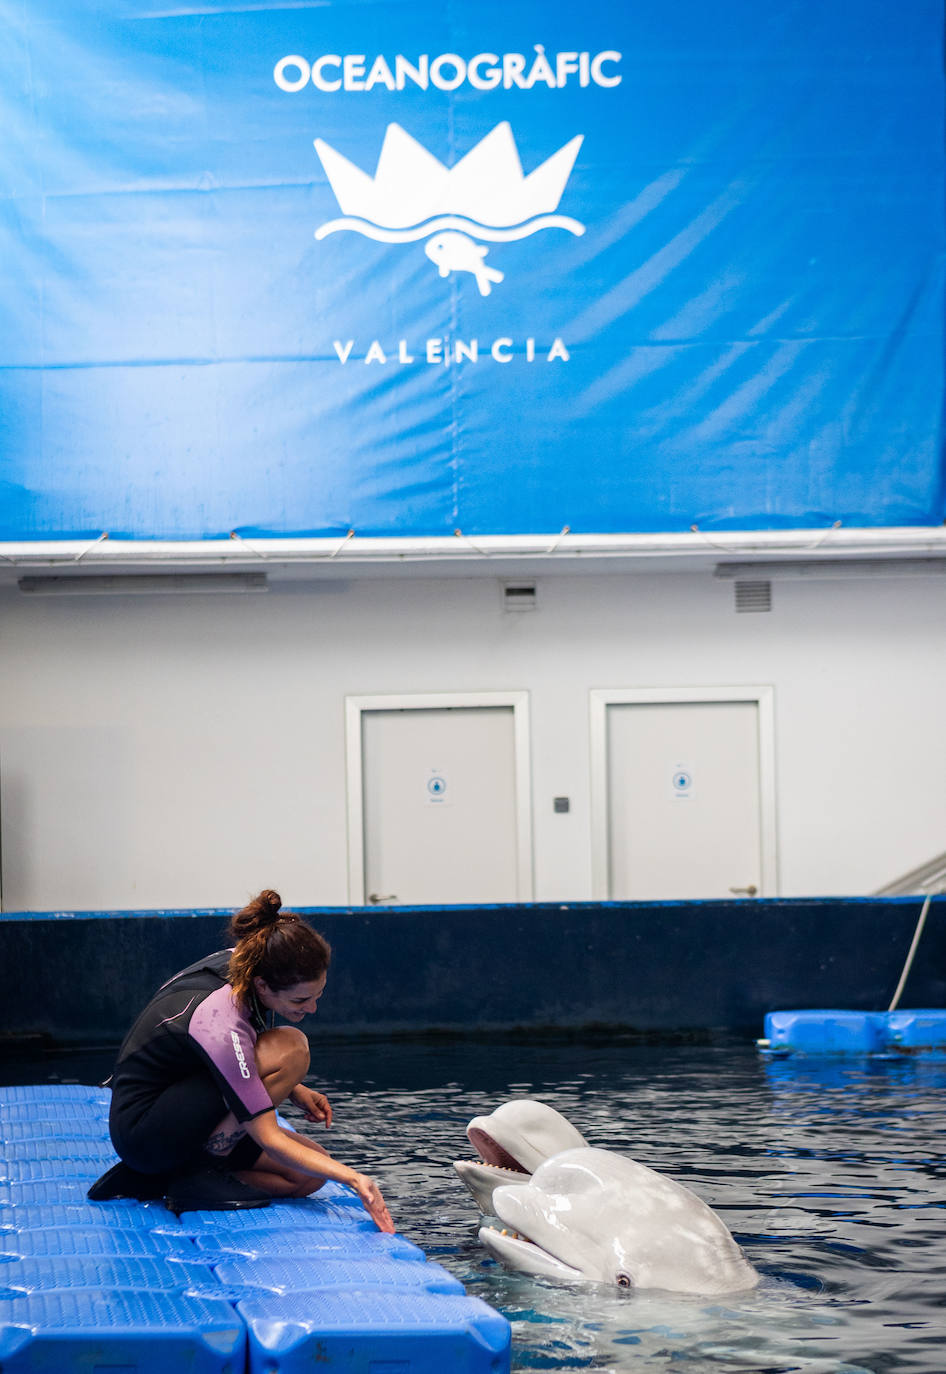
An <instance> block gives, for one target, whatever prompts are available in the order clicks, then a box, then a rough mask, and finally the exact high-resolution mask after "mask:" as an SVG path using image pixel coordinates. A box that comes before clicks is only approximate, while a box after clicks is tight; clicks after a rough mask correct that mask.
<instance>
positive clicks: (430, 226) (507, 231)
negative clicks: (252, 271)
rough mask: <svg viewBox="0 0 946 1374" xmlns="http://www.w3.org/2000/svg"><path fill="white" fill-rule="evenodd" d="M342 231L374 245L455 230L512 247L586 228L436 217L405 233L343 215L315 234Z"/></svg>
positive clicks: (573, 223) (549, 220) (565, 221)
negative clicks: (544, 234) (548, 233)
mask: <svg viewBox="0 0 946 1374" xmlns="http://www.w3.org/2000/svg"><path fill="white" fill-rule="evenodd" d="M343 229H349V230H351V231H352V232H354V233H356V234H364V236H365V238H369V239H374V240H375V241H376V242H377V243H413V242H415V241H416V240H417V239H425V238H427V237H428V236H429V235H430V234H439V233H440V232H441V230H443V229H457V230H459V231H460V232H461V233H464V234H469V235H470V237H471V238H477V239H483V240H485V241H486V242H487V243H511V242H513V240H515V239H524V238H528V237H529V235H530V234H537V233H538V232H539V230H540V229H567V230H568V232H569V233H570V234H574V235H575V236H576V237H577V238H580V237H581V235H582V234H583V233H584V232H585V226H584V225H583V224H581V223H580V222H579V221H578V220H577V219H571V218H570V217H569V216H568V215H537V216H535V218H534V219H528V220H523V222H522V224H513V225H510V226H509V227H503V228H499V227H496V226H494V225H490V224H479V223H478V222H477V221H476V220H474V219H467V218H466V217H465V216H463V215H436V216H435V217H434V218H433V219H430V220H424V221H423V222H422V223H420V224H414V225H411V226H410V227H409V228H407V229H385V228H384V227H383V226H382V225H379V224H372V222H371V221H370V220H367V219H358V218H356V217H355V216H354V215H345V216H343V218H341V219H330V220H329V221H328V222H327V223H326V224H320V225H319V227H318V229H316V231H315V237H316V238H317V239H324V238H327V237H328V235H329V234H337V233H339V232H340V231H341V230H343Z"/></svg>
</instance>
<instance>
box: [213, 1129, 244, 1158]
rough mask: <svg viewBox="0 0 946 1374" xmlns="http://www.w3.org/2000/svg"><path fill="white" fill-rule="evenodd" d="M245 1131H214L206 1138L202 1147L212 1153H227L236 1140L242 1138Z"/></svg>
mask: <svg viewBox="0 0 946 1374" xmlns="http://www.w3.org/2000/svg"><path fill="white" fill-rule="evenodd" d="M245 1135H246V1131H244V1130H238V1131H215V1132H214V1134H213V1135H212V1136H210V1137H209V1139H208V1140H207V1143H206V1145H205V1146H204V1149H205V1150H206V1151H207V1152H208V1154H212V1155H228V1154H229V1153H230V1151H231V1150H232V1149H233V1147H234V1145H236V1144H237V1142H238V1141H240V1140H242V1139H243V1137H244V1136H245Z"/></svg>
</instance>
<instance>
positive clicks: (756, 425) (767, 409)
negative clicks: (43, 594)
mask: <svg viewBox="0 0 946 1374" xmlns="http://www.w3.org/2000/svg"><path fill="white" fill-rule="evenodd" d="M942 22H943V21H942V7H941V4H940V3H939V0H910V3H909V4H906V5H893V4H890V3H889V0H791V2H788V0H787V2H786V3H783V4H781V5H778V6H769V5H759V4H758V3H757V0H718V3H714V4H712V5H707V4H706V3H705V0H674V3H673V4H667V3H666V0H634V3H633V4H631V3H628V4H625V5H615V4H613V3H611V0H586V3H585V4H582V5H580V6H575V5H574V4H568V5H566V4H565V3H564V0H542V3H539V2H538V0H516V3H514V4H509V3H508V0H507V3H503V4H499V3H496V0H485V3H477V4H475V5H470V6H468V7H459V6H455V5H451V6H444V5H443V4H442V3H434V0H412V3H411V4H409V5H408V4H405V3H401V0H334V3H330V4H321V3H319V4H315V3H311V4H310V3H306V0H303V2H302V3H299V4H293V5H285V4H283V3H280V0H257V3H254V4H253V5H245V4H242V3H240V2H239V0H229V3H224V0H202V3H193V2H192V3H183V2H179V3H168V0H29V3H28V4H24V3H23V2H22V0H0V31H2V32H3V33H4V42H3V44H2V45H0V127H2V128H3V130H4V137H3V140H2V142H0V309H2V314H0V318H2V332H0V463H2V468H0V479H2V489H0V538H2V539H7V540H11V539H33V538H36V539H57V538H69V537H84V536H90V537H95V536H96V535H98V534H99V533H100V532H101V531H103V530H108V531H109V532H110V533H111V534H112V535H113V536H116V537H117V536H125V537H134V538H185V539H193V538H198V539H200V538H210V537H215V536H221V535H226V534H227V533H229V532H230V531H231V530H236V531H239V532H241V533H244V534H266V535H273V536H283V535H285V536H292V535H321V534H335V533H344V532H346V531H347V530H349V529H354V530H355V531H356V532H357V533H358V534H361V535H379V534H382V535H393V536H416V535H446V534H451V533H452V532H453V531H454V530H455V529H457V528H460V529H462V530H463V532H464V533H466V534H483V533H496V534H517V533H522V534H529V533H544V532H557V531H559V530H561V529H562V528H563V527H564V526H566V525H567V526H569V527H570V528H571V530H572V531H573V532H576V533H581V532H601V533H606V532H616V531H623V532H632V531H668V532H669V531H677V530H686V529H688V528H689V527H690V526H691V525H693V524H698V525H699V526H700V528H702V529H712V528H716V529H733V528H743V529H745V528H755V529H776V528H784V527H819V526H827V525H829V524H831V523H832V522H834V521H835V520H842V521H843V522H844V523H845V524H847V525H860V526H877V525H923V524H932V523H938V522H940V521H941V520H942V519H943V516H944V513H946V509H944V490H943V458H942V433H941V428H942V425H941V421H942V394H943V368H942V359H943V280H942V278H943V257H944V255H943V242H944V232H943V227H944V216H943V190H942V183H943V165H944V140H943V104H944V102H943V86H944V80H943V68H942Z"/></svg>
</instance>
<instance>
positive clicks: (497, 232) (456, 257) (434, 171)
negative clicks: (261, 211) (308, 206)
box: [315, 121, 585, 296]
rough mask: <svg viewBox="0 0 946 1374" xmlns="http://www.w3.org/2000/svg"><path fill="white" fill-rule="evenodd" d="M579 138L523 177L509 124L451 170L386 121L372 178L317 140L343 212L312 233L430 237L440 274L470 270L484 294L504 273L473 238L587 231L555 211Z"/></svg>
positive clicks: (381, 239) (500, 239) (394, 239)
mask: <svg viewBox="0 0 946 1374" xmlns="http://www.w3.org/2000/svg"><path fill="white" fill-rule="evenodd" d="M583 140H584V135H583V134H576V135H575V137H574V138H572V139H569V141H568V142H567V143H566V144H564V145H563V147H561V148H559V149H558V151H557V152H555V153H553V154H552V155H551V157H548V158H546V160H545V161H544V162H543V163H542V164H541V165H540V166H538V167H536V168H535V170H534V171H532V172H530V173H529V174H528V176H526V175H524V173H523V170H522V163H521V162H520V160H519V152H518V149H517V148H516V140H515V138H514V136H513V132H512V128H511V127H510V125H509V124H508V123H507V122H505V121H504V122H503V123H502V124H497V125H496V127H495V128H494V129H492V130H491V131H490V132H489V133H488V134H487V135H486V137H485V138H482V139H480V141H479V143H477V144H476V146H475V147H473V148H471V149H470V151H469V152H468V153H467V154H466V155H465V156H464V157H462V158H461V159H460V161H459V162H458V163H456V165H455V166H453V167H446V166H445V165H444V164H443V163H442V162H441V161H440V160H439V159H438V158H436V157H434V156H433V154H432V153H429V152H428V151H427V149H426V148H425V147H424V146H423V144H421V143H418V142H417V140H416V139H415V138H412V137H411V135H410V134H409V133H407V131H406V130H405V129H402V128H401V127H400V125H398V124H389V125H388V127H387V130H386V132H385V135H384V142H383V144H382V147H381V155H380V157H379V158H378V166H377V170H376V171H375V175H374V176H373V177H372V176H370V175H369V174H368V173H367V172H363V171H362V170H361V168H360V167H357V166H355V164H354V163H353V162H350V161H349V160H348V158H346V157H343V156H342V154H341V153H339V152H338V151H337V150H336V149H335V148H333V147H331V145H330V144H328V143H326V142H324V140H322V139H320V138H317V139H316V140H315V150H316V152H317V153H318V155H319V158H320V160H321V162H322V166H323V167H324V169H325V174H326V176H327V177H328V179H329V183H330V184H331V187H332V190H333V191H334V193H335V198H336V200H337V201H338V206H339V209H340V210H341V211H342V216H341V218H339V219H332V220H328V221H327V222H326V223H325V224H322V225H320V226H319V228H318V229H316V231H315V237H316V238H317V239H320V240H321V239H323V238H326V237H327V236H328V235H329V234H335V233H338V232H339V231H341V230H350V231H353V232H355V233H358V234H364V236H365V237H366V238H370V239H374V240H375V241H376V242H378V243H410V242H416V241H417V240H418V239H429V240H430V242H429V243H428V244H427V245H426V247H425V249H424V251H425V253H426V254H427V256H428V257H429V258H430V260H431V262H433V263H435V264H436V266H437V268H438V269H439V272H440V275H441V277H447V276H449V275H450V273H451V272H469V273H470V275H471V276H473V277H474V278H475V280H476V285H477V287H478V288H479V292H480V295H481V296H488V295H489V294H490V291H491V290H492V286H493V283H498V282H501V281H502V280H503V278H504V273H502V272H500V271H498V269H497V268H494V267H487V266H486V265H485V263H484V261H483V259H484V258H485V257H486V254H487V253H488V251H489V249H487V248H484V247H482V246H481V245H480V244H478V243H477V242H475V240H476V239H480V240H484V241H485V242H487V243H510V242H512V241H514V240H516V239H523V238H527V237H528V236H529V235H530V234H535V233H538V231H539V230H540V229H565V230H566V231H567V232H568V233H570V234H575V235H576V236H579V235H581V234H583V233H584V232H585V226H584V225H583V224H581V223H579V221H578V220H576V219H572V218H571V217H570V216H568V215H560V214H558V213H556V212H557V210H558V203H559V201H560V200H561V198H562V194H563V192H564V190H565V185H566V183H567V181H568V178H569V176H570V175H571V171H572V167H573V166H574V164H575V158H576V157H577V156H578V150H579V148H580V147H581V145H582V142H583Z"/></svg>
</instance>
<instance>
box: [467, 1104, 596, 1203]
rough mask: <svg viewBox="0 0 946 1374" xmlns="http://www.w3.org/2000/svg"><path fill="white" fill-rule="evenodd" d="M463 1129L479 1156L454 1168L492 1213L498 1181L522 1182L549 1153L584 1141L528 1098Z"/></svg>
mask: <svg viewBox="0 0 946 1374" xmlns="http://www.w3.org/2000/svg"><path fill="white" fill-rule="evenodd" d="M466 1133H467V1137H468V1139H469V1141H470V1144H471V1145H472V1146H473V1148H474V1149H475V1150H476V1152H477V1154H478V1155H479V1156H480V1158H479V1160H457V1161H456V1162H455V1163H454V1166H453V1167H454V1168H455V1169H456V1171H457V1173H458V1174H459V1176H460V1178H461V1179H462V1180H463V1183H464V1185H465V1186H466V1187H467V1188H468V1189H469V1191H470V1192H471V1193H472V1195H473V1197H474V1199H475V1200H476V1204H477V1206H478V1207H479V1209H480V1211H481V1212H483V1213H484V1214H485V1215H487V1216H495V1211H494V1208H493V1193H494V1191H495V1190H496V1189H497V1188H498V1187H500V1186H501V1185H502V1184H504V1183H521V1182H522V1179H523V1176H526V1177H528V1176H529V1175H531V1174H532V1173H533V1172H534V1170H536V1169H537V1168H538V1167H539V1165H540V1164H542V1163H543V1162H544V1161H545V1160H546V1159H549V1158H550V1157H551V1156H552V1155H554V1154H558V1153H560V1152H561V1151H562V1150H568V1149H573V1148H575V1147H577V1146H581V1145H585V1144H586V1143H587V1142H586V1141H585V1138H584V1136H582V1135H581V1133H580V1132H579V1131H576V1129H575V1127H574V1126H573V1125H572V1124H571V1122H570V1121H569V1120H568V1119H567V1118H566V1117H564V1116H562V1114H561V1113H560V1112H557V1111H555V1109H554V1107H549V1106H547V1105H546V1104H545V1103H544V1102H534V1101H532V1099H530V1098H522V1099H515V1100H514V1101H512V1102H504V1103H503V1105H502V1106H501V1107H497V1109H496V1110H495V1111H494V1112H491V1113H490V1115H489V1116H475V1117H474V1118H473V1120H472V1121H471V1122H470V1124H469V1125H468V1126H467V1128H466Z"/></svg>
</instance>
